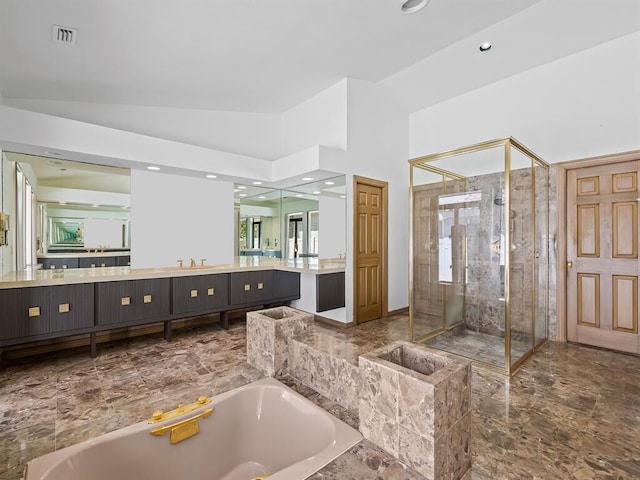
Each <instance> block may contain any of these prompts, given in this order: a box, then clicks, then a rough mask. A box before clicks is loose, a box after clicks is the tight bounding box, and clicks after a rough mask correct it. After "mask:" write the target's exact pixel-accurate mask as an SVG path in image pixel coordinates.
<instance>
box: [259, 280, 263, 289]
mask: <svg viewBox="0 0 640 480" xmlns="http://www.w3.org/2000/svg"><path fill="white" fill-rule="evenodd" d="M263 288H264V283H262V282H260V283H258V290H262V289H263Z"/></svg>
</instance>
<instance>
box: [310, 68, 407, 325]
mask: <svg viewBox="0 0 640 480" xmlns="http://www.w3.org/2000/svg"><path fill="white" fill-rule="evenodd" d="M348 87H349V88H348V112H349V115H348V117H349V119H348V127H347V129H348V132H349V142H348V147H347V154H348V157H349V167H348V169H349V174H350V175H349V176H348V178H347V189H348V195H347V198H348V199H352V198H353V191H352V190H353V182H352V181H351V180H352V176H353V175H359V176H363V177H368V178H373V179H377V180H383V181H386V182H388V183H389V208H388V217H389V225H388V235H389V245H388V247H389V271H388V282H389V290H388V292H389V293H388V308H389V310H397V309H400V308H404V307H407V306H408V305H409V281H408V264H409V257H408V245H409V243H408V235H409V202H408V198H409V193H408V191H409V187H408V186H409V168H408V163H407V160H408V158H409V112H408V110H407V109H406V106H405V105H404V104H403V102H401V101H400V100H399V99H398V97H397V96H396V95H395V94H394V92H392V91H391V90H390V89H388V88H387V87H383V86H380V85H376V84H373V83H369V82H364V81H360V80H351V79H349V80H348ZM321 233H322V232H321ZM347 238H349V239H351V238H353V207H352V206H351V205H350V206H349V207H348V211H347ZM352 258H353V244H352V242H351V241H348V242H347V265H349V264H351V263H352V262H351V259H352ZM352 276H353V271H352V270H351V269H350V268H348V269H347V277H346V282H347V285H353V278H352ZM347 318H348V320H349V321H350V320H351V319H352V318H353V289H352V288H350V287H348V288H347Z"/></svg>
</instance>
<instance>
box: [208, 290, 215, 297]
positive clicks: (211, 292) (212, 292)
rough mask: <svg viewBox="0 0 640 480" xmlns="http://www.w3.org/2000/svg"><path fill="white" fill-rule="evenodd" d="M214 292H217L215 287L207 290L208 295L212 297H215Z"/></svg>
mask: <svg viewBox="0 0 640 480" xmlns="http://www.w3.org/2000/svg"><path fill="white" fill-rule="evenodd" d="M214 293H215V290H214V289H213V288H210V289H208V290H207V295H209V296H210V297H213V295H214Z"/></svg>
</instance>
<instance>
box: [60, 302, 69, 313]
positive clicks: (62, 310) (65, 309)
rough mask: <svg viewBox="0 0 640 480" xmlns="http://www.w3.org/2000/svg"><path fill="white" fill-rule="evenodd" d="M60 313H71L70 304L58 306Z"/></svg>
mask: <svg viewBox="0 0 640 480" xmlns="http://www.w3.org/2000/svg"><path fill="white" fill-rule="evenodd" d="M58 313H69V304H68V303H61V304H60V305H58Z"/></svg>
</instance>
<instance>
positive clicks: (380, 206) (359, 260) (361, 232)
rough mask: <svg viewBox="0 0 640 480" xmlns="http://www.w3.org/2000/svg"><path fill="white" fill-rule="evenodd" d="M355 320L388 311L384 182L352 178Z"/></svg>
mask: <svg viewBox="0 0 640 480" xmlns="http://www.w3.org/2000/svg"><path fill="white" fill-rule="evenodd" d="M354 192H355V194H354V198H355V202H356V205H355V211H354V232H355V235H354V246H355V249H354V250H355V269H354V271H355V282H354V289H355V295H354V299H355V308H354V311H355V319H356V322H357V323H361V322H366V321H369V320H373V319H376V318H381V317H383V316H385V315H386V314H387V272H386V271H387V268H386V261H387V252H386V249H387V218H386V210H387V183H386V182H380V181H377V180H371V179H365V178H361V177H355V178H354Z"/></svg>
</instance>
